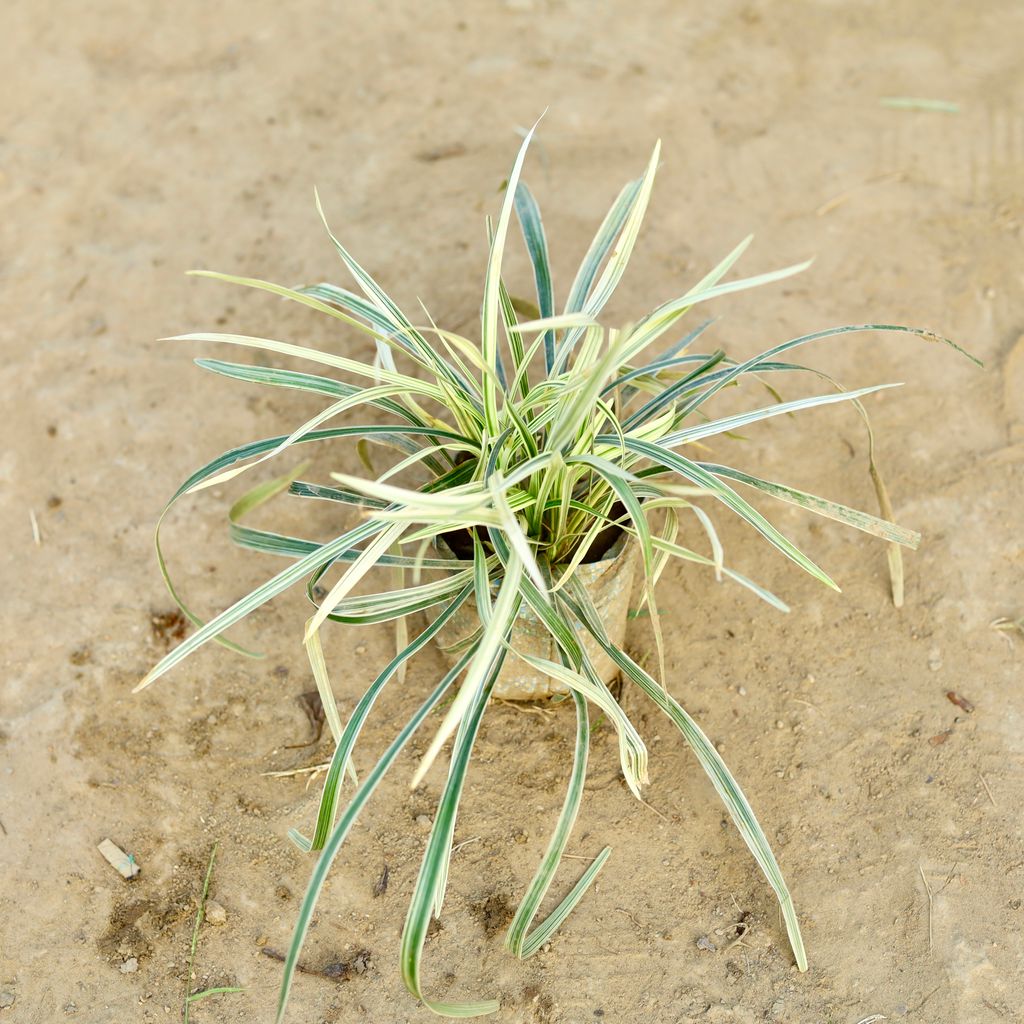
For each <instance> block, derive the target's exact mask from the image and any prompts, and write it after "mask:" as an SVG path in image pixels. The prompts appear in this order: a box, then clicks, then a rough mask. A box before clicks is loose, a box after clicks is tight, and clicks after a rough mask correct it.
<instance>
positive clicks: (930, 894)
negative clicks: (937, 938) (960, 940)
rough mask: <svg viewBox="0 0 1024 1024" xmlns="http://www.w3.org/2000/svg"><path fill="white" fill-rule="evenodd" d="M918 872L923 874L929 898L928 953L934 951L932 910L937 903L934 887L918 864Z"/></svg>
mask: <svg viewBox="0 0 1024 1024" xmlns="http://www.w3.org/2000/svg"><path fill="white" fill-rule="evenodd" d="M917 870H918V871H920V872H921V881H922V882H924V891H925V893H926V894H927V896H928V952H929V953H930V952H931V951H932V909H933V906H934V902H935V897H934V896H933V894H932V887H931V886H930V885H929V884H928V879H927V878H925V876H924V868H923V867H922V866H921V865H920V864H918V865H917Z"/></svg>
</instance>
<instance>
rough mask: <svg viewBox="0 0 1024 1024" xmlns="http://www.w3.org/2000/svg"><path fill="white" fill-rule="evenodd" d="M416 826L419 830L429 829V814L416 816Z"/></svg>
mask: <svg viewBox="0 0 1024 1024" xmlns="http://www.w3.org/2000/svg"><path fill="white" fill-rule="evenodd" d="M416 824H417V825H419V827H420V828H430V815H429V814H417V815H416Z"/></svg>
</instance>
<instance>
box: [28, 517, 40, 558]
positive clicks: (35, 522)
mask: <svg viewBox="0 0 1024 1024" xmlns="http://www.w3.org/2000/svg"><path fill="white" fill-rule="evenodd" d="M28 518H29V522H30V523H31V524H32V539H33V540H34V541H35V544H36V547H37V548H41V547H42V546H43V535H42V534H41V533H40V532H39V520H38V519H36V510H35V509H34V508H30V509H29V510H28Z"/></svg>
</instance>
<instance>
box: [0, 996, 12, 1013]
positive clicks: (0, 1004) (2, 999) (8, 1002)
mask: <svg viewBox="0 0 1024 1024" xmlns="http://www.w3.org/2000/svg"><path fill="white" fill-rule="evenodd" d="M13 1005H14V993H13V992H0V1010H6V1009H7V1008H8V1007H9V1006H13Z"/></svg>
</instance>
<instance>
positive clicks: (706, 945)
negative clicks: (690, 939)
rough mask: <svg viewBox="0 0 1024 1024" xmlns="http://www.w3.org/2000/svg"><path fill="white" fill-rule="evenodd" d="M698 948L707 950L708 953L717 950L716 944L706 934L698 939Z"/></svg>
mask: <svg viewBox="0 0 1024 1024" xmlns="http://www.w3.org/2000/svg"><path fill="white" fill-rule="evenodd" d="M697 948H698V949H703V950H706V951H707V952H708V953H714V952H716V951H717V947H716V946H715V944H714V943H713V942H712V941H711V940H710V939H709V938H708V937H707V936H706V935H702V936H701V937H700V938H699V939H698V940H697Z"/></svg>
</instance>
